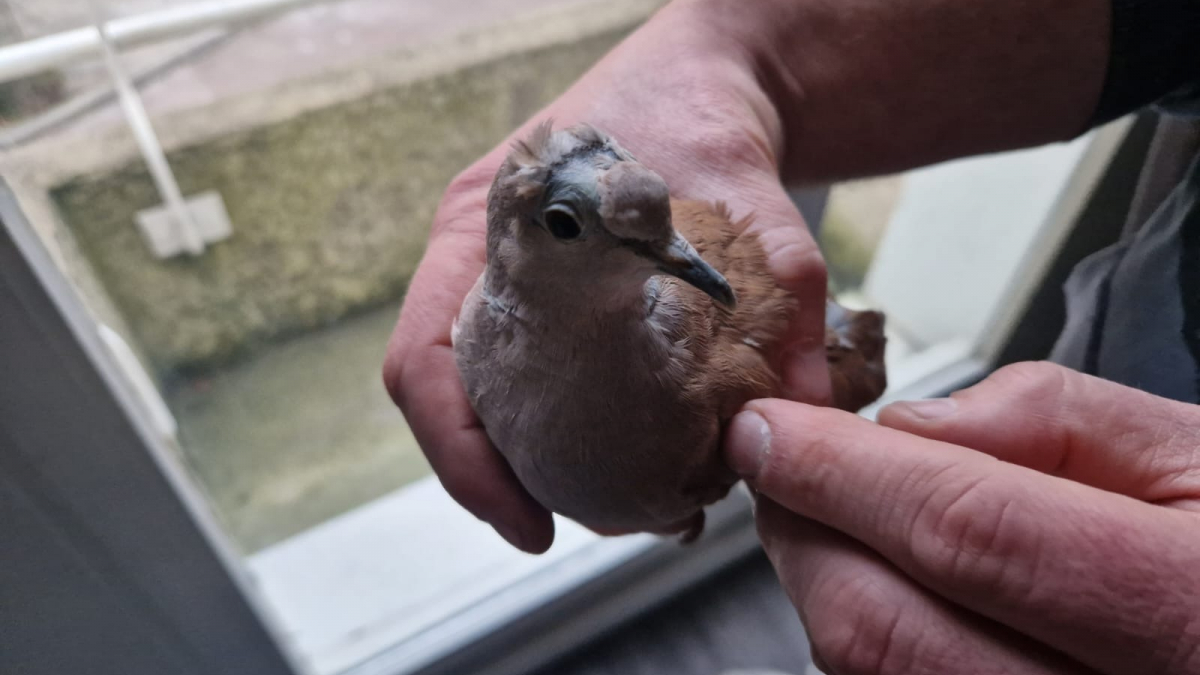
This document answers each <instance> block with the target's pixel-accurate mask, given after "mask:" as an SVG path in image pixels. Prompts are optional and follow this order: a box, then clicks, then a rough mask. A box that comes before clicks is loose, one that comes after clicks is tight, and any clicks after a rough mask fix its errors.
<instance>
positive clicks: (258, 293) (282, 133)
mask: <svg viewBox="0 0 1200 675" xmlns="http://www.w3.org/2000/svg"><path fill="white" fill-rule="evenodd" d="M629 28H630V26H626V27H624V28H621V29H617V30H608V31H606V32H604V33H600V34H595V35H591V36H586V37H583V38H582V39H579V40H577V41H569V42H561V43H557V44H551V45H549V46H543V47H540V48H537V49H532V50H528V51H519V52H516V53H509V54H507V55H504V56H502V57H500V58H497V59H494V60H490V61H487V62H484V63H480V64H476V65H472V66H468V67H465V68H461V69H458V70H454V71H452V72H447V73H442V74H436V75H432V76H429V77H426V78H422V79H418V80H416V81H412V82H409V83H404V84H400V85H397V86H394V87H391V88H387V89H384V90H380V91H375V92H373V93H370V94H369V95H366V96H362V97H359V98H355V99H354V100H350V101H345V102H341V103H338V104H335V105H331V106H328V107H325V108H322V109H317V110H311V111H307V112H303V113H301V114H299V115H296V116H293V117H290V118H287V119H284V120H282V121H277V122H273V123H270V124H266V125H264V126H260V127H256V128H249V129H245V130H243V131H238V132H235V133H229V134H225V135H222V136H220V137H217V138H214V139H211V140H207V141H204V142H200V143H197V144H193V145H190V146H184V147H181V148H179V149H177V150H174V151H172V152H171V153H170V159H171V162H172V165H173V168H174V169H175V171H176V173H177V175H178V178H179V180H180V182H181V185H182V187H183V189H184V191H185V193H194V192H200V191H204V190H211V189H215V190H217V191H219V192H220V193H221V194H222V196H223V197H224V199H225V202H226V206H227V208H228V211H229V214H230V217H231V219H232V221H233V226H234V235H233V237H232V238H231V239H229V240H227V241H225V242H222V243H219V244H217V245H215V246H213V247H211V248H210V250H209V251H208V252H206V253H205V254H204V255H203V256H201V257H199V258H195V259H189V258H176V259H171V260H166V261H160V260H156V259H154V257H153V256H152V255H151V254H150V251H149V249H148V248H147V246H146V245H145V243H144V242H143V241H142V240H141V237H140V234H139V233H138V231H137V229H136V228H135V227H134V225H133V222H134V214H135V213H136V212H137V210H139V209H143V208H147V207H150V206H153V205H155V204H156V203H157V202H158V197H157V195H156V193H155V191H154V189H153V185H152V183H151V182H150V180H149V176H148V175H147V173H146V171H145V169H144V166H143V164H142V163H141V162H140V161H139V160H136V159H134V160H131V161H129V162H127V163H126V164H125V165H123V166H120V167H117V168H115V169H105V170H103V171H99V172H96V173H91V174H88V175H85V176H79V177H76V178H73V179H70V180H67V181H65V182H62V183H61V184H59V185H57V186H56V187H54V189H53V190H52V191H51V194H52V197H53V200H54V202H55V204H56V205H57V207H58V210H59V213H60V214H61V216H62V219H63V222H64V223H65V225H66V227H67V228H68V230H69V231H70V233H71V235H73V238H74V239H75V240H76V241H77V242H78V246H79V249H80V250H81V251H82V252H83V254H84V256H85V257H86V259H87V260H88V262H89V263H90V265H91V267H92V268H93V269H94V270H95V272H96V274H97V275H98V277H99V279H100V281H101V282H102V283H103V285H104V287H105V289H106V290H107V293H108V295H109V296H110V297H111V298H112V300H113V302H114V304H115V306H116V307H117V308H118V309H119V311H120V313H121V314H122V315H123V318H124V320H125V322H126V323H127V325H128V326H129V327H130V330H131V331H132V332H133V334H134V335H133V337H134V338H135V340H136V342H137V343H138V344H139V345H140V347H141V349H142V351H143V353H144V354H145V355H146V356H147V357H148V358H149V360H150V362H151V363H152V365H153V366H154V368H155V369H156V370H158V371H159V372H160V373H163V372H166V371H172V370H179V369H183V370H194V369H204V368H208V367H212V366H216V365H220V364H222V363H224V362H226V361H228V360H229V359H231V358H234V357H236V356H238V355H239V354H243V353H245V352H247V351H250V350H253V349H254V348H255V347H257V346H260V345H262V344H264V343H267V342H269V341H271V340H274V339H277V338H280V337H284V336H286V335H289V334H292V333H296V332H299V331H304V330H308V329H311V328H314V327H317V326H321V325H324V324H328V323H330V322H333V321H336V320H337V319H339V318H341V317H343V316H346V315H349V314H352V313H354V312H356V311H359V310H362V309H365V308H368V307H373V306H377V305H379V304H380V303H387V302H395V301H396V300H397V299H398V298H399V297H400V296H401V295H402V294H403V292H404V289H405V287H406V284H407V281H408V279H409V277H410V276H411V274H412V271H413V269H414V268H415V266H416V264H417V262H418V260H419V258H420V255H421V253H422V251H423V247H424V242H425V236H426V232H427V229H428V226H429V223H430V221H431V218H432V216H433V211H434V208H435V207H436V204H437V201H438V198H439V197H440V194H441V192H442V189H443V188H444V187H445V185H446V184H447V182H448V181H449V180H450V179H451V178H452V177H453V176H454V175H455V173H457V171H458V170H460V169H461V168H463V167H464V166H466V165H467V164H468V163H469V162H470V161H471V160H473V159H474V158H475V157H477V156H478V155H479V154H481V153H482V152H484V151H486V150H487V149H489V148H490V147H492V146H493V145H494V144H495V143H496V142H497V141H498V140H499V139H501V138H502V137H503V136H504V135H505V134H506V133H507V132H508V131H509V130H511V128H512V127H513V126H514V125H516V124H518V123H519V122H520V121H522V120H523V119H525V118H526V117H528V116H529V115H531V114H532V113H533V112H535V111H536V110H537V109H538V108H539V107H540V106H541V105H543V104H544V103H545V102H546V101H548V100H550V99H551V98H552V97H553V96H554V95H556V94H557V93H558V92H560V91H561V90H563V89H564V88H565V87H566V86H567V85H568V84H569V83H570V82H572V81H573V80H574V79H575V78H576V77H578V75H579V74H580V73H582V72H583V71H584V70H586V68H587V67H588V66H589V65H590V64H591V63H593V62H594V61H595V60H596V59H597V58H599V57H600V56H601V55H602V54H603V53H604V52H605V51H607V50H608V49H609V48H610V47H611V46H612V45H613V44H614V43H615V42H616V41H618V40H619V39H620V37H621V36H623V35H624V34H625V33H626V32H627V31H628V30H629Z"/></svg>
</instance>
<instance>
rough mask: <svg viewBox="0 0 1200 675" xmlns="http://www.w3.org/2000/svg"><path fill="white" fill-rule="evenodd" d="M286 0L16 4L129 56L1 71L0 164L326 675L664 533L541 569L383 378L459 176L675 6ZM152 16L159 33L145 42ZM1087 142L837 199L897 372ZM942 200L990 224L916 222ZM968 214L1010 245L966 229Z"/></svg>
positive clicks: (31, 30)
mask: <svg viewBox="0 0 1200 675" xmlns="http://www.w3.org/2000/svg"><path fill="white" fill-rule="evenodd" d="M220 4H222V5H224V6H226V7H227V8H229V11H231V12H232V11H235V8H236V7H237V6H238V5H239V3H232V2H231V3H220ZM260 4H262V3H260ZM276 4H277V5H278V6H279V7H283V10H284V11H279V12H276V13H262V14H258V15H254V16H252V17H251V16H248V15H239V21H237V22H234V23H233V24H229V25H226V24H224V23H222V24H220V25H217V24H214V25H211V26H200V27H195V26H193V27H192V28H190V29H188V30H186V31H184V30H179V31H174V32H172V31H169V30H166V27H169V26H171V25H173V24H172V22H173V21H174V22H177V23H178V22H179V21H180V17H181V16H183V14H181V12H185V13H186V11H188V8H189V7H194V4H193V3H192V2H189V1H186V0H125V1H121V2H116V1H113V0H109V1H106V2H97V3H87V2H78V1H77V0H0V43H3V44H12V43H15V42H20V41H22V40H30V39H35V38H38V37H43V36H46V35H49V34H52V33H57V32H61V31H65V30H71V29H74V28H79V27H85V26H87V25H89V24H91V23H92V22H94V21H95V20H96V19H97V17H101V18H103V19H104V20H106V21H109V23H108V24H107V25H108V26H109V27H110V30H109V33H110V35H112V36H114V39H119V40H125V41H126V42H125V43H122V44H121V45H118V47H119V48H118V49H117V58H116V59H115V64H116V69H115V70H114V69H113V63H110V62H109V61H108V60H106V59H105V58H103V57H102V56H101V55H100V54H94V55H91V56H89V57H87V58H83V59H69V60H67V59H64V60H63V62H61V63H56V64H55V65H53V66H50V67H47V68H45V69H43V70H40V71H38V72H35V73H29V74H25V75H23V76H21V77H19V78H17V79H15V80H10V81H9V82H7V83H4V84H0V148H3V155H2V157H0V163H2V166H0V168H2V170H3V173H4V177H5V179H6V181H8V182H9V183H10V185H11V186H12V188H13V190H14V192H15V194H16V196H17V198H18V200H19V201H20V205H21V207H22V209H23V210H24V211H25V212H26V213H27V215H28V216H29V220H30V221H31V223H32V224H33V226H34V228H35V229H36V230H37V232H38V234H39V235H40V236H41V238H42V240H43V242H44V243H45V244H46V246H47V248H48V250H49V252H50V254H51V256H52V257H53V258H54V260H55V262H56V263H57V264H58V265H59V267H61V269H62V271H63V272H64V273H65V274H66V276H67V277H68V278H69V279H70V280H71V282H72V283H73V284H74V286H75V289H76V290H77V291H78V293H79V295H80V297H81V298H82V299H83V300H84V301H85V303H86V305H87V308H88V311H89V312H90V313H91V315H92V318H93V319H94V321H95V324H96V326H97V329H98V331H99V334H100V335H101V337H103V339H104V341H105V343H106V344H107V346H108V348H109V349H110V351H111V352H112V356H113V358H114V359H116V360H117V361H118V362H119V363H120V364H121V365H122V367H123V369H124V371H125V373H126V375H127V377H128V378H129V380H130V382H131V383H133V384H134V385H135V386H136V387H137V389H138V390H139V391H140V392H141V395H142V396H141V398H142V404H143V405H144V407H145V411H146V414H148V415H150V416H151V417H152V418H153V419H154V420H155V423H156V426H157V429H158V430H159V432H160V433H161V438H160V439H159V440H160V441H161V442H162V443H164V444H166V445H167V446H169V447H170V448H171V449H172V451H173V452H174V453H175V454H176V456H177V458H178V460H179V461H180V462H181V463H182V464H184V465H185V466H186V467H187V468H188V469H189V470H190V475H191V476H192V477H193V478H194V480H195V483H196V485H197V486H198V487H199V489H201V490H202V491H203V492H204V494H205V495H206V496H207V498H208V502H209V506H210V507H211V510H212V511H213V513H214V514H215V515H216V516H217V518H218V519H219V521H220V522H221V523H222V525H223V527H224V529H225V532H226V533H227V534H228V537H229V542H230V543H231V545H232V546H233V547H234V548H235V549H236V550H237V551H238V552H240V553H241V554H242V555H243V556H245V561H246V570H247V571H248V572H249V573H250V574H251V575H252V576H253V577H254V580H255V582H256V583H255V586H256V588H257V589H258V591H259V592H260V593H261V594H262V597H263V598H264V599H265V601H266V602H267V603H269V604H270V605H271V609H272V610H273V613H274V615H275V616H277V617H278V619H279V621H280V622H281V623H282V625H283V627H284V633H285V634H286V635H287V636H288V639H289V640H290V641H291V643H292V646H293V647H294V648H295V649H297V650H298V651H299V652H300V653H301V654H302V655H303V656H304V657H306V658H307V659H308V660H309V662H310V663H311V664H312V665H313V666H314V669H315V671H316V672H319V673H333V672H338V671H340V670H343V669H345V668H347V667H350V666H353V665H354V664H356V663H361V662H362V661H364V660H366V659H368V658H370V657H371V655H372V654H374V653H377V652H379V651H380V650H382V649H385V648H388V647H390V646H392V645H395V644H396V643H397V642H398V641H401V640H404V639H406V638H410V637H412V636H415V635H420V634H422V632H423V631H426V630H427V629H429V627H430V626H433V625H435V624H438V622H440V621H443V620H445V619H447V618H449V617H451V616H460V617H461V615H462V613H463V612H466V611H468V610H469V609H470V608H471V607H472V606H474V605H476V604H477V603H478V602H479V601H480V600H481V599H483V598H489V597H494V596H495V595H496V594H497V593H500V592H501V591H504V590H505V589H509V588H512V587H514V584H517V585H519V584H520V583H522V582H525V581H528V580H530V579H534V578H535V577H536V576H537V575H538V574H543V576H542V580H543V581H544V580H545V579H547V578H550V576H554V578H556V579H565V578H568V577H564V576H563V575H562V573H563V570H564V569H565V570H571V569H575V570H578V571H579V573H580V574H581V575H582V574H584V573H589V574H590V573H595V572H596V571H598V570H601V569H602V567H603V565H608V564H612V565H615V564H620V562H621V561H622V560H625V559H627V558H628V556H630V555H633V554H634V553H635V552H636V551H637V550H638V547H644V546H649V545H650V542H651V541H652V540H651V539H650V538H648V537H642V538H633V539H622V540H598V539H597V538H596V537H595V536H594V535H592V534H590V533H589V532H587V531H585V530H583V529H582V528H579V527H577V526H574V525H572V524H570V523H566V522H560V523H559V535H558V539H557V543H556V544H555V547H554V549H553V550H552V551H551V552H550V554H549V555H547V556H544V557H541V558H533V557H528V556H524V555H522V554H519V553H516V552H515V551H513V550H512V549H510V548H508V547H507V546H506V545H505V544H504V543H503V542H501V541H500V539H499V538H498V537H496V536H495V535H494V534H493V533H492V532H491V531H490V529H489V528H488V527H487V526H486V525H484V524H482V523H479V522H477V521H476V520H475V519H473V518H472V517H471V516H469V515H467V514H466V513H465V512H464V511H462V510H461V509H459V508H458V507H457V506H456V505H455V504H454V503H453V502H452V501H451V500H450V499H449V497H448V496H447V495H446V494H445V492H444V491H443V490H442V489H441V488H440V486H439V485H438V484H437V482H436V481H435V480H433V479H432V478H431V477H430V475H429V468H428V465H427V464H426V463H425V460H424V459H423V457H422V456H421V454H420V451H419V449H418V447H417V445H416V443H415V441H414V439H413V437H412V434H411V433H410V432H409V430H408V429H407V427H406V425H405V424H404V421H403V419H402V417H401V416H400V414H399V413H398V412H397V411H396V410H395V408H394V406H393V405H392V404H391V402H390V401H389V400H388V399H387V395H386V393H385V392H384V389H383V386H382V384H381V381H380V366H381V363H382V358H383V352H384V347H385V345H386V343H387V339H388V337H389V335H390V333H391V330H392V326H393V324H394V322H395V319H396V315H397V309H398V307H399V306H400V303H401V302H402V300H403V297H404V292H405V289H406V286H407V283H408V280H409V278H410V277H411V275H412V273H413V270H414V269H415V267H416V265H417V263H418V261H419V259H420V256H421V254H422V251H423V248H424V244H425V241H426V234H427V231H428V227H429V223H430V221H431V220H432V217H433V213H434V210H435V208H436V206H437V200H438V198H439V196H440V194H441V192H442V189H443V188H444V187H445V185H446V184H447V183H448V182H449V181H450V180H451V178H452V177H453V176H454V175H455V174H456V173H457V172H458V171H459V170H460V169H462V168H463V167H464V166H466V165H467V164H468V163H469V162H470V161H472V160H473V159H475V158H476V157H478V156H479V155H481V154H482V153H483V152H485V151H486V150H488V149H490V148H491V147H492V146H494V145H495V144H496V143H497V142H498V141H499V140H500V139H502V138H503V137H504V136H505V135H506V134H507V133H508V132H509V131H510V130H511V129H512V128H513V127H514V126H516V125H517V124H519V123H520V122H522V121H523V120H524V119H526V118H527V117H529V116H530V115H531V114H533V113H534V112H535V111H536V110H537V109H538V108H540V107H541V106H542V105H543V104H544V103H546V102H548V101H549V100H551V99H552V98H553V97H554V96H555V95H556V94H558V93H559V92H561V91H562V90H563V89H564V88H565V87H566V86H567V85H568V84H569V83H571V82H572V81H573V80H574V79H575V78H576V77H577V76H578V75H579V74H581V73H582V72H583V71H584V70H586V69H587V68H588V66H589V65H591V64H592V63H593V62H594V61H595V60H596V59H597V58H599V57H600V56H601V55H602V54H604V53H605V52H606V51H607V50H608V49H609V48H611V47H612V46H613V45H614V44H615V43H616V42H617V41H618V40H620V39H621V38H622V37H623V36H624V35H626V34H627V33H628V32H629V31H631V30H632V29H633V28H634V27H636V26H637V25H638V24H639V23H640V22H641V21H643V20H644V19H645V18H646V17H647V16H649V14H650V13H651V12H653V11H654V10H655V9H656V8H657V7H659V6H660V5H661V4H662V2H661V1H660V0H622V1H620V2H600V1H599V0H441V1H440V2H436V3H435V2H428V1H426V0H342V1H341V2H326V3H315V4H314V3H301V2H296V3H294V5H295V7H290V6H289V7H284V5H286V3H276ZM214 6H215V5H214ZM148 25H149V26H155V27H156V32H157V33H159V34H168V33H169V35H168V36H167V37H165V38H161V39H156V40H154V41H148V40H142V39H133V38H130V37H129V35H131V34H132V35H143V36H145V35H147V34H148V33H149V32H155V31H148V30H147V28H146V26H148ZM138 26H141V28H138ZM138 30H141V31H143V32H142V33H140V34H139V33H137V31H138ZM115 81H128V82H130V83H132V85H133V87H134V90H135V91H136V95H135V96H126V97H124V99H121V98H119V97H117V96H115V95H114V94H113V83H114V82H115ZM142 114H144V115H145V119H146V120H147V121H148V122H149V123H150V127H152V130H153V133H152V134H148V133H147V129H146V128H145V127H141V128H140V129H141V130H140V131H138V132H135V131H134V130H135V129H138V128H139V126H138V124H137V123H136V122H137V120H138V119H139V115H142ZM131 122H133V124H132V125H131ZM1089 142H1090V139H1088V138H1085V139H1081V141H1080V142H1079V143H1077V144H1074V145H1071V146H1066V147H1065V148H1059V149H1057V150H1052V151H1050V154H1048V155H1047V154H1044V153H1043V154H1041V155H1028V154H1026V155H1018V156H1017V157H1016V158H1015V159H1002V160H994V159H984V160H978V161H980V162H983V164H970V163H968V164H956V165H953V166H947V167H938V168H935V169H932V170H928V171H925V172H915V173H914V174H908V175H904V176H895V177H885V178H878V179H872V180H867V181H860V182H853V183H848V184H844V185H839V186H836V187H835V188H834V189H833V190H832V192H831V194H830V196H829V198H828V201H827V204H826V209H825V212H824V217H823V218H822V220H821V232H820V241H821V244H822V247H823V248H824V250H825V252H826V256H827V258H828V261H829V266H830V272H831V280H832V283H833V287H834V289H835V290H836V292H837V293H838V295H839V297H840V298H841V299H842V300H843V301H844V302H845V303H846V304H848V305H851V306H871V307H881V308H883V309H884V310H885V311H887V312H888V314H889V326H890V328H889V330H890V331H891V333H892V339H893V342H892V345H893V346H892V348H891V351H890V352H889V358H890V359H891V360H893V361H894V362H899V360H902V359H904V358H907V356H909V355H910V354H915V353H919V352H922V351H927V350H929V349H934V348H936V347H937V346H938V345H939V344H945V343H947V342H952V341H954V340H963V339H965V340H971V339H975V338H976V337H977V336H978V333H979V332H980V331H981V330H982V329H981V328H980V326H982V325H984V324H985V323H986V319H987V318H988V317H989V316H990V315H991V314H990V313H991V312H992V310H994V309H995V308H996V307H997V306H998V305H1000V304H1003V303H1005V302H1009V301H1010V300H1011V295H1006V294H1005V289H1006V288H1008V287H1007V286H1006V285H1005V282H1006V280H1007V279H1010V278H1011V276H1012V273H1013V271H1014V270H1015V269H1017V267H1018V266H1020V265H1022V264H1024V261H1025V259H1026V254H1027V252H1028V251H1029V250H1031V247H1033V246H1034V244H1035V243H1037V242H1038V241H1041V240H1040V239H1039V238H1038V237H1039V236H1040V234H1039V233H1041V232H1043V229H1044V228H1043V226H1044V225H1045V223H1046V222H1048V221H1047V218H1046V217H1044V216H1046V214H1047V213H1049V211H1050V210H1051V209H1050V206H1049V204H1051V203H1052V202H1053V201H1054V200H1053V197H1054V196H1055V195H1056V194H1058V191H1059V190H1060V189H1061V188H1062V186H1064V185H1066V184H1068V183H1069V182H1070V181H1071V180H1073V178H1072V177H1073V175H1074V174H1073V167H1074V166H1075V165H1076V164H1077V163H1078V162H1079V161H1080V158H1081V157H1082V156H1083V151H1084V150H1085V149H1086V148H1088V147H1090V146H1088V143H1089ZM160 149H161V151H162V152H163V153H164V154H163V157H164V158H165V160H166V162H165V164H160V163H157V162H156V159H155V156H156V154H155V153H156V152H158V151H159V150H160ZM1034 152H1035V153H1036V152H1042V151H1034ZM1022 158H1023V159H1022ZM989 162H990V163H989ZM1031 172H1032V173H1031ZM1013 176H1024V177H1025V178H1024V179H1022V180H1024V181H1025V182H1021V180H1009V178H1011V177H1013ZM1031 185H1032V186H1033V187H1036V188H1037V189H1036V190H1034V189H1033V188H1031V187H1030V186H1031ZM174 189H177V190H178V192H179V195H180V196H181V197H182V198H183V201H182V202H181V203H178V204H176V203H173V198H172V195H171V192H172V190H174ZM946 194H949V195H954V196H956V197H955V199H951V200H948V201H949V203H951V204H959V205H963V204H966V205H968V206H971V205H973V207H974V208H976V209H983V210H985V211H986V212H987V213H986V214H983V216H981V214H979V213H975V212H973V211H972V210H971V208H966V207H963V208H959V209H957V210H955V209H954V208H950V209H949V210H943V211H930V210H929V209H928V208H927V207H928V205H929V204H930V203H932V202H933V201H937V200H936V199H935V198H936V197H937V196H938V195H946ZM1014 194H1030V195H1032V196H1031V197H1030V198H1029V199H1026V200H1023V201H1022V202H1021V204H1023V205H1024V206H1025V207H1028V208H1027V209H1026V210H1025V211H1020V210H1018V211H1017V212H1013V213H1009V212H1006V211H1005V209H1006V208H1009V207H1010V206H1011V205H1012V203H1013V202H1014V199H1013V195H1014ZM939 203H940V202H939ZM177 207H178V208H177ZM180 209H182V211H181V210H180ZM181 213H182V214H184V216H185V217H184V220H186V221H187V222H188V225H187V227H184V228H181V227H180V226H179V222H180V221H179V220H178V218H177V217H178V215H179V214H181ZM1006 214H1007V215H1006ZM1005 218H1011V219H1012V220H1014V221H1015V222H1018V223H1028V226H1013V227H1012V228H1010V229H1008V230H1002V229H1000V226H999V225H997V223H1003V222H1004V219H1005ZM978 222H983V223H985V224H990V225H988V227H981V229H979V230H978V232H977V239H976V241H979V242H989V241H1002V242H1005V246H1000V247H998V248H997V250H996V255H995V256H990V257H989V255H990V253H991V251H988V255H983V254H980V253H979V252H978V251H974V252H972V251H971V250H967V249H966V248H964V247H963V244H962V242H961V240H960V239H956V238H955V236H954V233H955V232H961V231H964V228H968V227H973V226H975V225H977V224H978ZM989 228H990V229H989ZM989 237H990V238H991V239H989ZM189 249H190V250H191V251H193V252H189ZM930 251H932V253H930ZM922 252H923V253H924V254H926V255H925V257H920V256H918V255H917V254H918V253H922ZM910 257H912V259H914V260H915V259H918V258H919V259H920V260H922V264H921V265H919V266H917V267H918V268H919V269H916V271H915V272H913V271H909V272H906V271H904V269H905V268H903V266H898V265H896V264H894V263H895V261H897V260H901V261H903V260H905V259H909V258H910ZM987 261H991V262H987ZM945 262H951V263H954V264H956V265H958V267H955V268H954V269H955V270H956V271H955V274H956V275H963V276H964V278H965V277H970V281H969V283H962V284H957V285H956V284H949V283H946V281H947V278H948V274H949V273H948V272H947V269H948V268H946V267H945V266H944V265H943V263H945ZM909 269H913V268H909ZM939 270H940V272H939ZM916 272H919V273H920V274H916ZM971 274H975V275H976V276H975V277H971ZM921 275H925V276H921ZM939 275H940V276H939ZM956 278H957V277H956ZM951 291H957V294H955V293H952V292H951ZM976 291H978V292H976ZM956 303H957V304H956ZM972 303H973V304H972ZM964 306H966V307H969V308H973V310H978V311H974V312H973V313H972V312H968V311H960V309H961V307H964ZM939 307H940V308H942V309H938V308H939ZM931 308H932V309H931ZM956 308H957V309H956ZM930 317H934V318H938V317H949V318H951V319H956V318H958V317H967V318H969V319H970V321H964V322H958V323H955V322H954V321H937V320H934V318H930ZM933 325H936V326H937V327H938V329H937V330H936V331H933V330H926V329H925V327H926V326H933ZM631 542H632V543H631ZM545 575H550V576H545ZM555 575H557V576H555Z"/></svg>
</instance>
